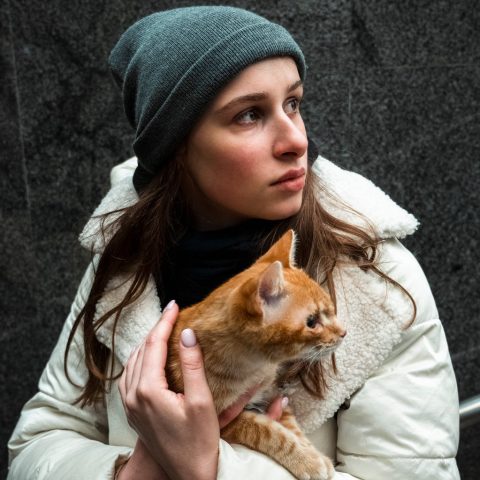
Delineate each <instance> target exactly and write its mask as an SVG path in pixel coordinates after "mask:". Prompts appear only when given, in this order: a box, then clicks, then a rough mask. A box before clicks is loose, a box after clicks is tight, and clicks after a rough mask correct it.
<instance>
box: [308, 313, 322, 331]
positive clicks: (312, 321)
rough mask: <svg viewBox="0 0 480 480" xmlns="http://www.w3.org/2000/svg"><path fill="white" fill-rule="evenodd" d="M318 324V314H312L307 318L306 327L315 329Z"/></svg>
mask: <svg viewBox="0 0 480 480" xmlns="http://www.w3.org/2000/svg"><path fill="white" fill-rule="evenodd" d="M319 323H320V316H319V315H318V313H312V314H311V315H309V316H308V318H307V327H308V328H315V327H316V326H317V325H318V324H319Z"/></svg>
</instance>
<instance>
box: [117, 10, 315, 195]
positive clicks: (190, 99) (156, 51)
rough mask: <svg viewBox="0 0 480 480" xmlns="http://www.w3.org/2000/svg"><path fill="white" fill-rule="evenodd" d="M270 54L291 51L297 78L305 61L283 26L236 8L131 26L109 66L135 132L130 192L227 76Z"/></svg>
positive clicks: (173, 13)
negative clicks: (135, 165) (134, 156)
mask: <svg viewBox="0 0 480 480" xmlns="http://www.w3.org/2000/svg"><path fill="white" fill-rule="evenodd" d="M275 56H290V57H292V58H293V59H294V60H295V62H296V64H297V67H298V71H299V74H300V78H301V79H302V80H304V78H305V73H306V65H305V59H304V57H303V54H302V51H301V50H300V47H299V46H298V45H297V43H296V42H295V41H294V40H293V38H292V37H291V35H290V34H289V33H288V32H287V30H285V29H284V28H283V27H281V26H280V25H277V24H275V23H272V22H270V21H269V20H267V19H265V18H263V17H260V16H259V15H256V14H254V13H252V12H248V11H246V10H243V9H240V8H234V7H222V6H204V7H187V8H178V9H174V10H167V11H163V12H158V13H154V14H152V15H149V16H147V17H145V18H142V19H141V20H139V21H138V22H136V23H135V24H133V25H132V26H131V27H130V28H129V29H128V30H127V31H126V32H125V33H124V34H123V35H122V36H121V38H120V40H119V41H118V43H117V44H116V45H115V47H114V48H113V50H112V52H111V53H110V57H109V65H110V68H111V71H112V74H113V76H114V78H115V80H116V82H117V83H118V85H119V87H120V88H121V89H122V93H123V102H124V108H125V112H126V115H127V117H128V120H129V122H130V124H131V125H132V126H133V128H134V129H135V130H136V134H135V140H134V143H133V149H134V151H135V154H136V155H137V157H138V167H137V169H136V170H135V174H134V177H133V183H134V185H135V188H136V189H137V191H140V190H141V189H142V188H143V187H145V186H146V185H147V184H148V183H149V181H150V180H151V179H152V178H153V177H154V176H155V174H156V173H157V172H158V170H159V169H160V167H161V166H162V165H163V164H164V163H165V162H166V161H168V160H169V159H170V158H171V157H172V156H173V155H174V153H175V151H176V149H177V148H178V147H179V145H180V144H181V142H182V141H183V140H184V139H185V137H186V136H187V135H188V134H189V133H190V131H191V129H192V128H193V126H194V125H195V123H196V121H197V120H198V119H199V117H200V116H201V114H202V113H203V112H204V111H205V109H206V107H207V106H208V104H209V103H210V102H211V101H212V100H213V98H214V97H215V96H216V94H217V93H218V92H219V90H220V89H221V88H222V87H223V86H224V85H226V84H227V83H228V81H229V80H231V79H232V78H233V77H234V76H236V75H237V74H238V73H239V72H240V71H241V70H243V69H244V68H245V67H247V66H249V65H251V64H253V63H255V62H258V61H260V60H263V59H266V58H269V57H275Z"/></svg>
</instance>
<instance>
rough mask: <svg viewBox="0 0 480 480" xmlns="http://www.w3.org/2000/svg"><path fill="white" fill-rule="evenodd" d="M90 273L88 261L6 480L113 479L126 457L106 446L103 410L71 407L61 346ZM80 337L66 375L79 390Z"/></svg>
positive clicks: (82, 371) (16, 437)
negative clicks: (117, 468) (117, 466)
mask: <svg viewBox="0 0 480 480" xmlns="http://www.w3.org/2000/svg"><path fill="white" fill-rule="evenodd" d="M93 268H94V267H93V262H92V264H91V265H90V266H89V268H88V269H87V272H86V274H85V276H84V278H83V280H82V282H81V284H80V287H79V289H78V292H77V295H76V297H75V300H74V302H73V304H72V308H71V311H70V314H69V316H68V318H67V321H66V322H65V325H64V327H63V330H62V332H61V334H60V338H59V340H58V343H57V345H56V346H55V349H54V351H53V353H52V355H51V357H50V360H49V362H48V363H47V365H46V367H45V370H44V371H43V373H42V376H41V378H40V381H39V386H38V393H37V394H36V395H35V396H34V397H33V398H32V399H31V400H29V401H28V402H27V403H26V405H25V406H24V408H23V410H22V412H21V415H20V419H19V421H18V423H17V425H16V427H15V430H14V432H13V434H12V437H11V438H10V441H9V443H8V449H9V474H8V480H25V479H32V480H33V479H35V480H37V479H38V480H42V479H67V478H68V479H71V480H75V479H79V480H80V479H82V480H84V479H87V478H88V479H99V480H106V479H112V478H113V476H114V470H115V467H116V464H117V463H122V462H123V461H124V460H125V459H126V458H128V455H129V454H130V452H131V449H130V448H127V447H120V446H111V445H108V427H107V418H106V417H107V416H106V411H105V408H104V407H103V405H101V404H100V405H95V406H94V407H87V408H83V409H82V408H80V406H79V405H73V401H74V400H75V399H76V398H77V397H78V396H79V394H80V391H81V389H80V387H78V386H74V385H72V384H71V383H70V382H69V381H68V379H67V378H66V376H65V373H64V362H63V354H64V351H65V345H66V342H67V339H68V335H69V332H70V330H71V327H72V324H73V322H74V320H75V318H76V317H77V315H78V313H79V311H80V309H81V308H82V306H83V305H84V303H85V300H86V297H87V295H88V293H89V291H90V288H91V284H92V279H93V274H94V273H93ZM82 336H83V335H82V332H78V333H77V334H76V335H75V339H74V341H73V342H72V346H71V350H70V354H69V357H68V372H69V374H70V377H71V379H72V380H73V382H74V383H75V384H76V385H84V384H85V381H86V378H87V371H86V368H85V366H84V365H85V364H84V354H83V346H82V345H83V343H82Z"/></svg>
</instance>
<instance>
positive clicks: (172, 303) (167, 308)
mask: <svg viewBox="0 0 480 480" xmlns="http://www.w3.org/2000/svg"><path fill="white" fill-rule="evenodd" d="M174 305H175V300H170V301H169V302H168V303H167V306H166V307H165V308H164V309H163V311H164V312H165V311H166V310H170V309H171V308H172V307H173V306H174Z"/></svg>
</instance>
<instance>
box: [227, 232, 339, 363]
mask: <svg viewBox="0 0 480 480" xmlns="http://www.w3.org/2000/svg"><path fill="white" fill-rule="evenodd" d="M293 244H294V234H293V231H289V232H287V233H286V234H285V235H284V236H283V237H282V238H281V239H280V240H279V241H278V242H277V243H276V244H275V245H274V246H273V247H272V248H271V249H270V250H269V251H268V252H267V253H266V254H265V255H264V256H263V257H261V258H260V259H259V260H258V261H257V262H256V263H255V264H254V265H253V266H252V267H251V268H250V269H248V270H247V271H246V272H245V276H246V277H249V278H248V280H247V281H245V283H243V285H242V286H241V288H239V289H238V296H239V299H238V302H237V304H236V308H243V309H244V310H245V312H246V318H247V320H248V321H246V322H245V323H244V325H243V326H242V336H244V338H245V339H246V341H248V342H250V343H251V345H252V347H253V348H254V349H255V350H257V351H261V352H263V353H264V354H265V355H266V356H268V357H269V358H271V359H272V360H287V359H292V358H300V357H301V358H306V359H308V360H312V361H315V360H317V359H318V358H319V357H320V356H322V355H325V354H327V353H331V352H332V351H333V350H334V349H335V348H336V347H337V346H338V344H339V343H340V342H341V340H342V338H343V337H344V336H345V334H346V330H345V328H344V327H343V325H342V324H341V323H340V322H339V321H338V319H337V317H336V315H335V308H334V305H333V302H332V300H331V298H330V296H329V295H328V294H327V292H326V291H325V290H324V289H322V288H321V287H320V286H319V285H318V284H317V283H316V282H315V281H314V280H312V279H311V278H310V277H309V276H308V275H306V274H305V273H304V272H303V271H302V270H300V269H298V268H295V267H294V265H293Z"/></svg>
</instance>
